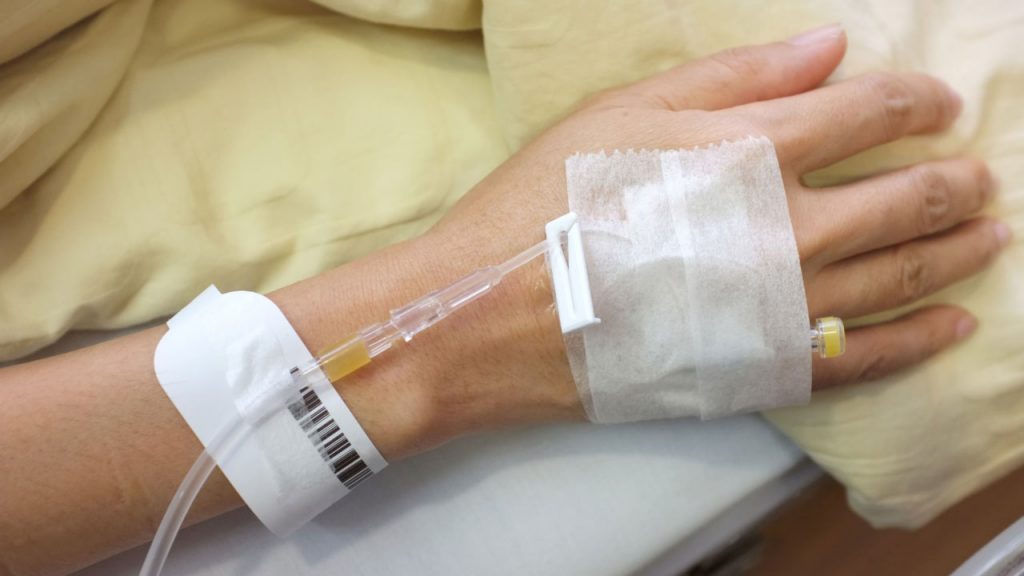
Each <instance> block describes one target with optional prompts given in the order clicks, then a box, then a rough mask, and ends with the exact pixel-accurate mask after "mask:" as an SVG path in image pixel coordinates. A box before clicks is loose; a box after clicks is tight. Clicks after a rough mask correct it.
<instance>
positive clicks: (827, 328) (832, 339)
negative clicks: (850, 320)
mask: <svg viewBox="0 0 1024 576" xmlns="http://www.w3.org/2000/svg"><path fill="white" fill-rule="evenodd" d="M811 346H812V347H813V348H814V349H815V350H817V352H818V355H819V356H821V357H822V358H835V357H836V356H842V355H843V353H844V352H846V328H845V327H844V326H843V321H842V320H841V319H839V318H836V317H835V316H828V317H826V318H818V320H817V322H816V323H815V327H814V328H813V329H811Z"/></svg>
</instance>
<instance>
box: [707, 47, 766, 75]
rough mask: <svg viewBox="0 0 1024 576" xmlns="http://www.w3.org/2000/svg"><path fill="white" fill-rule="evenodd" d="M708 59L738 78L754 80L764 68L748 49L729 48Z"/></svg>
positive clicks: (754, 52) (756, 55) (755, 55)
mask: <svg viewBox="0 0 1024 576" xmlns="http://www.w3.org/2000/svg"><path fill="white" fill-rule="evenodd" d="M709 58H710V59H711V61H712V62H714V63H715V64H718V65H719V66H721V67H723V68H725V69H726V70H727V71H728V72H730V73H731V74H734V75H735V76H737V77H739V78H754V77H756V76H757V75H758V74H759V73H760V72H761V69H762V68H763V67H764V64H763V62H762V61H761V58H759V57H758V54H757V52H756V51H755V50H753V49H752V48H748V47H739V48H729V49H728V50H723V51H722V52H718V53H716V54H712V55H711V56H710V57H709Z"/></svg>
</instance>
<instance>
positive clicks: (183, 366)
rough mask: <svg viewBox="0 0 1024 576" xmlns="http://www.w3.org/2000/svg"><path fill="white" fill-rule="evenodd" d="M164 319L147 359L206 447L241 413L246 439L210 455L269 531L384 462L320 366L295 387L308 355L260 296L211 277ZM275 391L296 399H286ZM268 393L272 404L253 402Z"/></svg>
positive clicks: (296, 519) (321, 504)
mask: <svg viewBox="0 0 1024 576" xmlns="http://www.w3.org/2000/svg"><path fill="white" fill-rule="evenodd" d="M167 324H168V326H169V328H170V330H169V331H168V332H167V334H166V335H164V337H163V339H161V340H160V344H159V345H158V346H157V349H156V354H155V356H154V361H153V363H154V368H155V370H156V375H157V379H158V380H159V381H160V385H161V386H162V387H163V389H164V391H165V392H166V393H167V395H168V396H169V397H170V399H171V401H172V402H173V403H174V405H175V407H177V409H178V411H179V412H180V413H181V415H182V417H184V418H185V421H186V422H188V425H189V426H190V427H191V428H192V431H193V432H195V434H196V436H198V437H199V440H200V441H201V442H202V443H203V445H204V446H209V444H210V442H211V441H213V440H214V438H215V437H216V436H217V435H218V434H219V433H220V432H221V428H222V427H223V426H224V424H225V422H228V421H230V420H234V419H235V418H234V416H235V415H238V416H239V417H240V418H241V421H240V425H241V426H243V427H245V428H246V429H245V430H244V434H243V438H242V439H241V440H240V441H239V442H238V443H237V445H236V447H235V448H233V449H232V450H231V451H230V452H229V453H228V454H227V456H226V457H221V456H218V455H217V454H214V455H213V456H214V457H215V458H216V459H217V464H218V466H220V468H221V470H222V471H223V472H224V475H225V476H227V479H228V481H230V482H231V485H232V486H234V488H235V490H237V491H238V493H239V495H240V496H241V497H242V499H243V500H244V501H245V503H246V504H247V505H248V506H249V508H250V509H251V510H252V511H253V513H255V514H256V516H257V517H258V518H259V519H260V520H261V521H262V522H263V524H265V525H266V526H267V528H269V529H270V530H271V531H272V532H274V533H275V534H277V535H279V536H286V535H288V534H290V533H291V532H293V531H294V530H295V529H297V528H299V527H300V526H302V525H303V524H305V523H306V522H308V521H309V520H311V519H312V518H313V517H315V516H316V515H317V514H319V513H320V512H322V511H323V510H325V509H326V508H328V507H329V506H330V505H331V504H333V503H334V502H336V501H337V500H338V499H340V498H341V497H343V496H345V495H346V494H348V492H350V491H351V490H352V489H353V488H355V486H356V485H358V484H359V483H360V482H362V481H363V480H365V479H366V478H368V477H370V476H371V475H373V474H375V473H377V472H380V471H381V470H382V469H383V468H384V467H385V466H386V465H387V463H386V462H385V461H384V458H383V457H382V456H381V455H380V452H378V450H377V448H376V447H375V446H374V445H373V443H372V442H371V441H370V438H369V437H368V436H367V435H366V432H365V431H364V430H363V428H362V426H360V425H359V423H358V422H357V421H356V419H355V417H354V416H353V415H352V412H351V411H350V410H349V409H348V407H347V406H346V405H345V403H344V401H342V399H341V397H340V396H339V395H338V393H337V392H336V391H335V390H334V387H333V386H331V383H330V382H329V381H328V380H327V378H326V377H324V375H323V374H322V373H321V372H320V371H315V372H314V373H313V374H311V375H310V376H309V378H308V380H307V382H306V385H307V388H303V389H302V390H301V395H300V390H299V389H296V386H294V385H292V384H291V379H290V376H289V372H290V370H291V369H292V368H293V367H295V366H305V365H307V364H308V363H310V362H311V361H312V360H313V357H312V355H311V354H310V353H309V351H308V350H307V349H306V347H305V346H304V345H303V343H302V340H301V339H300V338H299V336H298V334H296V332H295V330H294V329H293V328H292V326H291V324H289V323H288V321H287V319H285V317H284V314H282V313H281V311H280V310H279V309H278V308H277V306H275V305H274V303H273V302H271V301H270V300H269V299H267V298H266V297H264V296H262V295H260V294H256V293H253V292H229V293H227V294H221V293H220V292H219V291H218V290H217V289H216V288H215V287H213V286H210V287H209V288H207V289H206V290H205V291H204V292H203V293H202V294H200V295H199V296H197V297H196V298H195V300H193V301H192V302H191V303H190V304H189V305H188V306H186V307H185V308H184V309H182V310H181V311H180V312H179V313H178V314H177V315H175V316H174V317H173V318H171V319H170V320H169V321H168V322H167ZM289 386H291V388H289ZM282 392H287V394H288V396H289V397H292V398H293V399H294V400H299V398H301V401H299V402H297V403H292V404H291V406H290V407H289V406H288V405H286V403H285V402H284V401H283V400H284V398H285V396H284V395H282ZM275 398H277V399H278V400H277V402H276V403H275V404H276V405H278V406H279V408H274V409H271V410H267V409H256V406H267V405H268V404H267V400H268V399H271V401H273V399H275ZM273 405H274V404H271V406H273Z"/></svg>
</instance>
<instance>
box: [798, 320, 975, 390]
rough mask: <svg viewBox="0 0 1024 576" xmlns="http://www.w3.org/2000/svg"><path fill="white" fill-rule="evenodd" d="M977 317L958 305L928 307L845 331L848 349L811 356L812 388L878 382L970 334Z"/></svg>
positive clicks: (820, 388)
mask: <svg viewBox="0 0 1024 576" xmlns="http://www.w3.org/2000/svg"><path fill="white" fill-rule="evenodd" d="M977 325H978V323H977V320H975V318H974V317H973V316H971V315H970V314H969V313H968V312H967V311H966V310H964V309H962V308H959V307H956V306H930V307H928V308H922V309H921V310H917V311H915V312H912V313H910V314H908V315H906V316H903V317H900V318H897V319H896V320H893V321H891V322H885V323H883V324H875V325H873V326H866V327H863V328H856V329H854V330H849V331H847V333H846V353H845V354H843V355H842V356H839V357H836V358H828V359H821V358H815V359H814V363H813V368H812V373H813V388H814V389H815V390H822V389H824V388H831V387H833V386H840V385H844V384H855V383H860V382H868V381H871V380H877V379H879V378H882V377H884V376H888V375H890V374H894V373H896V372H899V371H900V370H903V369H904V368H907V367H910V366H913V365H914V364H918V363H920V362H922V361H924V360H926V359H928V358H930V357H931V356H934V355H935V354H937V353H938V352H940V351H942V350H943V349H945V348H948V347H949V346H951V345H953V344H955V343H956V342H959V341H961V340H963V339H965V338H967V337H968V336H970V335H971V334H972V333H973V332H974V330H975V328H977Z"/></svg>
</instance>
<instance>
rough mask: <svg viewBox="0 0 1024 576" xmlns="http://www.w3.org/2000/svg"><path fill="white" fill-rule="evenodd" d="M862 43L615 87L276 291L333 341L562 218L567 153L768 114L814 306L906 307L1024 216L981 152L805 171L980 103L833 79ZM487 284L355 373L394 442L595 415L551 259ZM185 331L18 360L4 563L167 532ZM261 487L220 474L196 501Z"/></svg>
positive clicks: (378, 425) (401, 451)
mask: <svg viewBox="0 0 1024 576" xmlns="http://www.w3.org/2000/svg"><path fill="white" fill-rule="evenodd" d="M845 46H846V41H845V36H844V35H843V33H842V31H841V30H840V29H839V28H837V27H831V28H824V29H819V30H816V31H812V32H810V33H807V34H805V35H803V36H801V37H798V38H795V39H791V40H790V41H787V42H780V43H775V44H770V45H765V46H757V47H746V48H738V49H734V50H730V51H727V52H724V53H720V54H716V55H713V56H711V57H709V58H705V59H702V60H698V61H694V62H691V63H688V64H685V65H682V66H680V67H678V68H675V69H672V70H669V71H667V72H664V73H662V74H659V75H657V76H653V77H651V78H648V79H646V80H643V81H641V82H639V83H636V84H633V85H631V86H626V87H622V88H617V89H613V90H610V91H608V92H605V93H602V94H598V95H596V96H594V97H592V98H590V99H589V100H587V101H586V102H584V103H583V104H582V105H581V106H580V108H579V109H578V110H577V111H576V112H575V113H573V114H572V115H570V116H569V117H567V118H566V119H565V120H564V121H562V122H560V123H559V124H558V125H556V126H554V127H553V128H551V129H550V130H549V131H547V132H546V133H544V134H543V135H541V136H540V137H539V138H537V140H535V141H534V142H533V143H531V144H530V145H529V146H527V147H526V148H524V149H523V150H522V151H520V152H519V153H517V154H516V155H515V156H514V157H512V158H511V159H510V160H508V161H507V162H506V163H505V164H504V165H502V166H501V167H500V168H498V169H497V170H495V171H494V173H492V174H491V175H490V176H488V177H487V178H486V179H485V180H484V181H483V182H481V183H480V184H479V185H477V186H476V187H475V188H474V189H473V190H472V191H471V192H470V193H469V194H468V195H467V196H466V197H465V198H464V199H463V200H462V201H461V202H460V203H459V204H458V205H456V206H455V208H453V210H452V211H451V212H450V213H449V214H448V215H447V217H446V218H445V219H444V220H443V221H442V222H440V223H439V224H438V225H437V226H436V227H435V228H434V229H433V230H431V231H430V232H429V233H428V234H426V235H425V236H423V237H420V238H417V239H415V240H411V241H409V242H405V243H403V244H400V245H397V246H394V247H391V248H389V249H386V250H382V251H380V252H378V253H376V254H374V255H372V256H370V257H368V258H365V259H363V260H360V261H357V262H353V263H350V264H348V265H345V266H342V267H340V268H338V269H335V270H332V271H329V272H326V273H324V274H321V275H319V276H317V277H314V278H311V279H309V280H306V281H303V282H300V283H298V284H295V285H292V286H289V287H287V288H285V289H283V290H280V291H278V292H275V293H273V294H271V295H270V297H271V298H272V299H273V300H274V301H275V302H276V303H277V304H278V305H279V306H280V307H281V309H282V310H283V311H284V313H285V315H286V316H287V317H288V318H289V319H290V320H291V321H292V322H293V324H294V326H295V328H296V330H297V331H298V333H299V335H300V336H301V337H302V339H303V341H304V342H305V343H306V344H307V345H308V346H309V347H310V348H311V349H312V350H319V349H322V348H323V347H325V346H327V345H328V344H330V343H331V342H332V341H333V340H335V339H336V338H338V337H339V336H341V335H343V334H346V333H348V332H351V331H353V330H356V329H358V328H360V327H362V326H364V325H367V324H369V323H371V322H376V321H379V320H380V319H382V318H384V317H386V314H387V311H388V310H389V309H390V308H394V307H396V306H398V305H401V304H403V303H405V302H407V301H409V300H411V299H413V298H415V297H417V296H419V295H421V294H423V293H425V292H427V291H429V290H432V289H435V288H437V287H440V286H443V285H446V284H447V283H449V282H451V281H453V280H455V279H457V278H459V277H461V276H462V275H463V274H465V273H466V272H467V271H469V270H471V269H474V268H476V267H479V266H483V265H488V264H494V263H497V262H501V261H504V260H505V259H507V258H508V257H510V256H512V255H514V254H515V253H517V252H518V251H520V250H522V249H524V248H526V247H528V246H529V245H531V244H532V243H534V242H536V241H539V240H540V239H541V238H542V231H543V225H544V223H546V222H547V221H549V220H551V219H553V218H555V217H557V216H559V215H561V214H563V213H565V212H566V210H567V198H566V193H565V185H564V173H563V167H562V166H563V165H562V162H563V159H564V158H565V157H566V156H568V155H570V154H572V153H575V152H579V151H591V150H598V149H605V150H610V149H615V148H620V149H624V148H687V147H692V146H697V145H703V144H708V143H715V142H719V141H721V140H723V139H730V138H738V137H745V136H748V135H765V136H767V137H769V138H770V139H771V140H772V141H773V142H774V143H775V145H776V151H777V154H778V157H779V161H780V165H781V168H782V174H783V179H784V181H785V185H786V194H787V198H788V201H789V209H790V215H791V219H792V223H793V228H794V232H795V235H796V239H797V244H798V248H799V252H800V260H801V263H802V267H803V274H804V282H805V287H806V290H807V295H808V308H809V317H811V318H814V317H817V316H824V315H838V316H842V317H846V318H852V317H856V316H861V315H865V314H870V313H874V312H880V311H884V310H889V309H892V308H895V307H898V306H902V305H905V304H909V303H913V302H915V301H917V300H918V299H920V298H922V297H923V296H925V295H927V294H929V293H931V292H933V291H935V290H938V289H940V288H943V287H945V286H947V285H949V284H952V283H954V282H956V281H958V280H960V279H963V278H966V277H968V276H971V275H973V274H975V273H977V272H979V271H981V270H982V269H984V268H985V267H986V266H987V265H988V264H989V263H990V262H991V261H992V259H993V258H995V257H996V255H997V254H998V253H999V252H1000V250H1001V249H1002V248H1003V247H1005V246H1006V244H1007V243H1009V241H1010V236H1009V229H1008V228H1007V227H1006V226H1005V225H1003V224H1001V223H1000V222H997V221H995V220H993V219H990V218H984V217H976V216H975V215H976V214H977V213H978V211H979V210H980V209H981V208H982V207H983V206H984V205H985V203H986V202H988V201H989V200H990V199H991V197H992V195H993V193H994V184H993V179H992V177H991V175H990V174H989V172H988V169H987V168H986V166H985V164H984V163H983V162H982V161H980V160H978V159H975V158H967V157H955V158H948V159H943V160H937V161H933V162H927V163H924V164H919V165H916V166H910V167H906V168H904V169H901V170H897V171H895V172H892V173H888V174H882V175H877V176H873V177H870V178H867V179H865V180H862V181H859V182H854V183H849V184H844V185H842V186H838V187H834V188H828V189H814V188H809V187H807V186H805V185H804V184H803V183H802V178H803V176H804V175H805V174H807V173H808V172H810V171H813V170H816V169H819V168H822V167H824V166H827V165H829V164H832V163H834V162H837V161H839V160H842V159H843V158H846V157H848V156H850V155H852V154H855V153H857V152H859V151H862V150H865V149H867V148H870V147H872V146H876V145H879V144H882V143H884V142H888V141H892V140H896V139H899V138H902V137H904V136H907V135H911V134H926V133H932V132H937V131H941V130H943V129H945V128H946V127H948V126H949V125H950V124H951V123H952V122H953V121H954V119H955V118H956V116H957V114H958V113H959V110H960V100H959V98H958V97H957V96H956V94H955V93H953V92H952V91H951V90H950V89H949V88H948V87H947V86H946V85H945V84H943V83H942V82H941V81H939V80H937V79H934V78H930V77H928V76H924V75H919V74H872V75H868V76H862V77H858V78H854V79H851V80H847V81H844V82H840V83H837V84H832V85H828V86H825V87H819V86H820V85H821V84H822V82H823V81H824V80H825V78H826V77H827V76H828V75H829V74H830V73H831V72H832V70H833V69H834V68H835V67H836V65H838V63H839V61H840V60H841V59H842V56H843V52H844V50H845ZM837 134H839V135H842V137H838V138H837V137H836V135H837ZM499 239H500V240H499ZM486 298H487V300H486V302H487V304H486V305H485V304H483V303H481V304H479V305H476V306H472V307H468V308H466V309H464V310H463V311H461V312H460V313H459V314H457V315H455V316H454V317H452V318H451V319H449V320H446V323H445V325H444V327H443V328H437V329H434V330H431V331H428V332H426V333H424V334H422V335H421V336H419V337H417V339H416V340H414V341H413V342H412V343H410V344H408V345H405V346H403V350H401V352H398V353H396V352H391V353H389V354H388V355H387V356H384V357H382V360H384V359H386V361H379V362H375V363H373V364H371V365H370V366H368V367H367V368H364V369H363V370H360V371H359V372H357V373H355V374H353V375H352V376H351V377H349V378H346V379H344V380H343V381H341V382H339V383H337V384H336V386H337V387H338V389H339V391H340V392H341V394H342V396H343V397H344V398H345V400H346V402H347V403H348V404H349V405H350V407H351V408H352V410H353V412H354V414H355V415H356V417H357V418H358V419H359V421H360V422H361V423H362V425H363V426H364V427H365V429H366V430H367V432H368V434H369V435H370V437H371V439H373V441H374V442H375V443H376V444H377V446H378V447H379V448H380V450H381V452H382V453H383V454H384V456H385V457H386V458H387V459H389V460H391V461H394V460H399V459H401V458H405V457H408V456H410V455H412V454H415V453H418V452H422V451H424V450H428V449H430V448H432V447H435V446H437V445H439V444H441V443H444V442H446V441H449V440H451V439H454V438H457V437H460V436H464V435H467V434H472V433H475V432H478V431H481V430H486V429H493V428H499V427H503V426H508V425H514V424H525V423H535V422H545V421H558V420H563V421H564V420H583V419H584V416H583V411H582V408H581V406H580V403H579V399H578V397H577V394H576V388H575V385H574V383H573V381H572V376H571V373H570V370H569V367H568V363H567V360H566V357H565V352H564V348H563V344H562V339H561V334H560V331H559V329H558V323H557V318H556V317H555V315H554V313H553V311H552V306H551V304H552V302H551V293H550V288H549V287H548V285H547V280H546V278H545V272H544V269H543V267H542V266H541V264H539V263H534V264H531V265H530V266H527V267H526V268H524V269H523V270H522V271H521V272H517V273H516V274H515V275H513V276H511V277H509V278H508V279H507V280H506V281H504V282H503V283H502V284H501V285H500V286H499V287H498V288H497V289H496V290H495V292H494V293H492V294H491V295H488V296H487V297H486ZM976 326H977V322H976V321H975V320H974V318H973V317H972V316H971V315H970V314H969V313H967V312H966V311H965V310H962V309H960V308H958V307H955V306H931V307H926V308H921V309H918V310H917V311H915V312H913V313H911V314H909V315H907V316H904V317H901V318H898V319H896V320H894V321H891V322H886V323H882V324H876V325H872V326H867V327H863V328H858V329H856V330H851V331H850V332H849V334H848V341H847V350H848V351H847V354H846V355H845V356H843V357H841V358H839V359H835V360H830V361H825V362H819V361H817V360H815V363H814V366H813V368H814V370H813V375H814V376H813V380H814V388H815V389H816V390H819V389H822V388H827V387H831V386H836V385H842V384H852V383H857V382H863V381H868V380H872V379H875V378H878V377H881V376H885V375H888V374H891V373H893V372H896V371H898V370H901V369H903V368H905V367H907V366H910V365H913V364H915V363H918V362H921V361H923V360H924V359H926V358H928V357H929V356H931V355H933V354H936V353H938V352H940V351H941V350H943V349H945V348H948V347H950V346H952V345H954V344H955V343H956V342H958V341H959V340H962V339H963V338H965V337H967V336H968V335H970V334H971V333H972V332H973V331H974V330H975V327H976ZM164 330H165V328H163V327H160V328H154V329H151V330H147V331H144V332H140V333H137V334H134V335H131V336H128V337H124V338H120V339H117V340H113V341H110V342H106V343H104V344H101V345H98V346H94V347H91V348H87V349H84V350H79V351H75V352H72V353H68V354H64V355H60V356H56V357H52V358H48V359H44V360H40V361H36V362H31V363H25V364H21V365H17V366H13V367H9V368H5V369H2V370H0V426H2V433H0V478H2V480H0V574H62V573H67V572H69V571H72V570H74V569H76V568H79V567H82V566H84V565H87V564H89V563H92V562H95V561H97V560H99V559H101V558H104V557H106V556H109V555H110V554H113V553H115V552H117V551H119V550H123V549H125V548H128V547H131V546H133V545H137V544H140V543H142V542H144V541H146V540H148V539H149V538H150V537H151V536H152V534H153V532H154V530H155V528H156V526H157V524H158V523H159V520H160V517H161V516H162V514H163V512H164V509H165V507H166V505H167V502H168V501H169V500H170V496H171V494H172V493H173V492H174V490H175V488H176V487H177V484H178V482H179V481H180V480H181V478H182V476H183V475H184V473H185V471H186V470H187V469H188V467H189V466H190V464H191V462H192V460H193V459H194V458H195V456H196V454H197V453H198V452H199V451H200V450H201V449H202V446H201V445H200V444H199V442H198V441H197V440H196V438H195V437H194V436H193V435H192V433H191V431H190V430H189V428H188V426H187V425H186V424H185V423H184V421H183V420H182V419H181V417H180V416H179V415H178V413H177V411H176V410H175V408H174V407H173V405H172V404H171V403H170V401H169V400H168V399H167V397H166V396H165V395H164V393H163V391H162V390H161V388H160V386H159V384H158V383H157V381H156V378H155V375H154V374H153V368H152V354H153V350H154V348H155V346H156V343H157V342H158V341H159V339H160V337H161V336H162V335H163V333H164ZM54 422H62V423H63V424H62V425H61V426H55V425H53V423H54ZM240 505H242V502H241V501H240V499H239V497H238V495H237V494H236V493H235V492H234V491H233V490H232V488H231V487H230V485H229V484H228V483H227V481H226V480H225V479H224V477H223V476H222V475H220V474H219V473H215V474H214V476H213V477H212V478H211V480H210V482H209V483H208V485H207V486H206V488H205V489H204V491H203V493H202V494H201V495H200V497H199V499H198V500H197V502H196V504H195V506H194V508H193V510H192V513H191V516H190V519H189V521H190V522H195V521H198V520H201V519H204V518H209V517H211V516H214V515H216V514H219V513H222V512H224V511H227V510H230V509H232V508H235V507H238V506H240Z"/></svg>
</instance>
